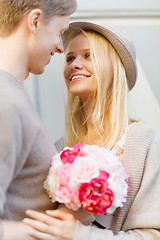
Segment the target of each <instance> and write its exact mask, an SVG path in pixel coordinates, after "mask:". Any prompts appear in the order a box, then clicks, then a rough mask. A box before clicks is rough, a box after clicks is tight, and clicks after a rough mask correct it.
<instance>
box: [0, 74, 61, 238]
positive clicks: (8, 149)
mask: <svg viewBox="0 0 160 240" xmlns="http://www.w3.org/2000/svg"><path fill="white" fill-rule="evenodd" d="M55 151H56V150H55V147H54V146H53V144H52V142H51V140H50V139H49V137H48V136H47V134H46V131H45V129H44V127H43V125H42V123H41V120H40V118H39V116H38V114H37V113H36V111H35V109H34V107H33V105H32V103H31V101H30V99H29V97H28V95H27V93H26V91H25V90H24V88H23V86H22V84H21V83H20V82H19V81H18V80H17V79H16V78H14V77H13V76H11V75H10V74H8V73H7V72H4V71H1V70H0V219H1V220H3V219H5V220H11V221H20V220H22V219H23V218H24V217H25V210H26V209H35V210H36V209H37V210H39V211H44V210H46V209H48V208H50V209H51V208H53V204H52V203H51V201H50V199H49V197H48V195H47V193H46V191H45V190H44V188H43V182H44V180H45V178H46V176H47V173H48V169H49V166H50V160H51V158H52V155H53V154H54V153H55ZM0 229H1V224H0ZM1 235H2V230H0V239H2V236H1Z"/></svg>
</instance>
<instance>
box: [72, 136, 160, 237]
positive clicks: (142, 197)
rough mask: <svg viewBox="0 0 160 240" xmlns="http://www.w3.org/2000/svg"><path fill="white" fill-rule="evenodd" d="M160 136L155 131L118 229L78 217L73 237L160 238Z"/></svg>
mask: <svg viewBox="0 0 160 240" xmlns="http://www.w3.org/2000/svg"><path fill="white" fill-rule="evenodd" d="M159 193H160V137H159V136H158V135H156V134H154V136H153V138H152V142H151V144H150V147H149V151H148V154H147V159H146V165H145V169H144V174H143V177H142V182H141V185H140V189H139V191H138V193H137V195H136V197H135V199H134V201H133V203H132V205H131V207H130V209H129V212H128V214H127V215H126V218H125V222H124V224H123V226H122V229H121V231H119V232H118V233H117V234H114V233H113V232H112V231H111V230H105V229H103V230H102V229H98V228H96V227H94V226H84V225H83V224H82V223H80V222H78V221H77V227H76V233H75V237H74V240H83V239H85V240H97V239H99V240H151V239H152V240H159V239H160V214H159V212H160V201H159Z"/></svg>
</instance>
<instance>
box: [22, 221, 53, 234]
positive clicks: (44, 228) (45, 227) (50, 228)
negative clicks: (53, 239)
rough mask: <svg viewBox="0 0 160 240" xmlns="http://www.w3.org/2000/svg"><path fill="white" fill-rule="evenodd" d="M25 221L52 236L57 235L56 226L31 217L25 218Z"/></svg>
mask: <svg viewBox="0 0 160 240" xmlns="http://www.w3.org/2000/svg"><path fill="white" fill-rule="evenodd" d="M23 222H24V223H26V224H27V225H29V226H30V227H32V228H34V229H36V230H38V231H40V232H43V233H47V234H51V235H52V236H54V235H56V228H54V227H53V226H50V225H47V224H45V223H42V222H39V221H37V220H32V219H30V218H24V219H23Z"/></svg>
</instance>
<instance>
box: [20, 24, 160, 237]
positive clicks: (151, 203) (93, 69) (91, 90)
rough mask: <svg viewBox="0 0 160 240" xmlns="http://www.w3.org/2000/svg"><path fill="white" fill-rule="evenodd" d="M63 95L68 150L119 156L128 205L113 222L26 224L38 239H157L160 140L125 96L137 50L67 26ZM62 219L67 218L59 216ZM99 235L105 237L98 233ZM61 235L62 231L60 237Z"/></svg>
mask: <svg viewBox="0 0 160 240" xmlns="http://www.w3.org/2000/svg"><path fill="white" fill-rule="evenodd" d="M63 41H64V48H65V54H66V64H65V69H64V77H65V81H66V86H67V89H68V99H67V108H66V139H65V141H66V145H72V144H75V143H82V144H97V145H100V146H105V147H107V148H109V149H111V150H115V149H117V146H118V147H120V148H119V150H118V151H119V155H120V157H122V161H123V163H124V165H125V166H126V167H127V169H128V172H129V175H130V178H129V185H130V189H131V190H130V191H129V193H128V197H127V202H126V203H125V205H124V206H123V207H122V208H119V209H117V210H116V211H115V213H114V215H113V216H101V217H99V216H95V221H94V222H93V223H92V224H91V223H90V225H88V226H87V225H85V224H84V223H83V221H82V220H84V219H83V216H82V215H81V213H79V214H78V215H79V216H78V217H79V218H80V219H81V221H78V220H76V217H74V216H73V215H72V214H71V213H70V212H69V211H68V210H67V209H65V210H63V211H61V210H54V211H47V212H46V214H41V213H38V212H35V211H28V212H27V214H28V215H29V216H30V217H32V218H34V219H36V220H31V219H25V220H24V222H26V223H27V224H29V225H30V226H32V227H33V228H34V229H35V230H33V232H32V233H30V234H31V236H32V237H35V238H36V239H62V240H63V239H68V240H73V239H74V240H81V239H85V240H86V239H88V240H91V239H102V240H103V239H104V240H105V239H110V240H112V239H113V240H114V239H116V240H120V239H123V240H125V239H126V240H128V239H130V240H131V239H134V240H140V239H141V240H142V239H145V240H149V239H157V240H158V239H160V231H159V230H160V215H159V210H160V202H159V201H158V200H157V199H158V194H159V192H160V138H159V136H157V135H156V133H155V132H153V130H152V129H150V128H149V127H148V126H147V125H145V124H144V123H143V122H133V121H131V120H130V119H129V117H128V112H127V104H126V102H127V100H126V99H127V91H128V89H129V90H131V89H132V88H133V86H134V84H135V82H136V76H137V68H136V60H135V59H136V56H135V49H134V46H133V44H132V42H131V41H130V40H129V39H128V37H127V36H126V35H125V34H124V33H123V32H122V31H120V30H119V29H117V28H115V27H111V26H105V28H104V27H102V26H100V25H95V24H93V23H88V22H75V23H71V24H70V28H69V30H67V31H66V33H65V34H64V40H63ZM64 211H65V213H64ZM102 228H103V229H102ZM62 229H63V231H62Z"/></svg>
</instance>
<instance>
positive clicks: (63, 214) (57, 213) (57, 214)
mask: <svg viewBox="0 0 160 240" xmlns="http://www.w3.org/2000/svg"><path fill="white" fill-rule="evenodd" d="M46 213H47V215H49V216H51V217H54V218H57V219H61V220H74V217H73V215H72V214H71V212H70V211H68V212H67V211H63V210H61V209H57V210H47V211H46Z"/></svg>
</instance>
